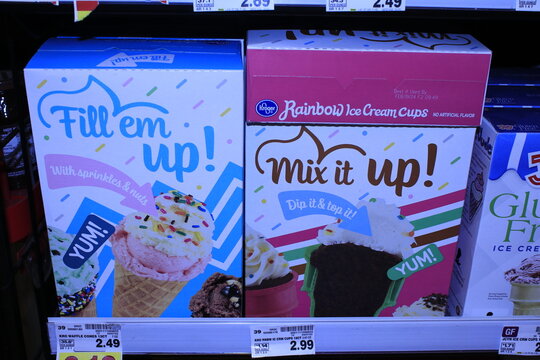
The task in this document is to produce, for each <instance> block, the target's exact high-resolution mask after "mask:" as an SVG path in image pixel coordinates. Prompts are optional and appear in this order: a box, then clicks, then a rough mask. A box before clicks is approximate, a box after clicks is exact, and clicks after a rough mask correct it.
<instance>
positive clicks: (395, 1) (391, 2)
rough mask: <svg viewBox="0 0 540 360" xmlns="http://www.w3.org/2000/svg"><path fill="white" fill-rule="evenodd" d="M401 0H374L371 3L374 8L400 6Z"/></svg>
mask: <svg viewBox="0 0 540 360" xmlns="http://www.w3.org/2000/svg"><path fill="white" fill-rule="evenodd" d="M401 4H402V0H375V2H374V3H373V7H374V8H384V7H389V8H391V7H395V8H399V7H401Z"/></svg>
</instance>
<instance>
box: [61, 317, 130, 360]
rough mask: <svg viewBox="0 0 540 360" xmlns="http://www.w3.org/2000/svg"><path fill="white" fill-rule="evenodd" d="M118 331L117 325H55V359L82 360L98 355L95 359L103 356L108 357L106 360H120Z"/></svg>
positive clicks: (120, 346)
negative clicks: (64, 357) (56, 339)
mask: <svg viewBox="0 0 540 360" xmlns="http://www.w3.org/2000/svg"><path fill="white" fill-rule="evenodd" d="M120 330H121V326H120V325H119V324H82V323H81V324H70V323H67V324H57V325H56V336H57V338H58V341H57V344H56V345H57V348H56V349H57V354H59V356H58V357H57V359H63V357H62V356H67V357H66V359H68V358H69V359H70V360H77V359H78V360H83V359H85V357H86V356H88V355H89V354H94V355H97V354H100V356H99V357H96V358H99V359H100V360H101V357H104V356H105V355H107V356H109V357H108V358H107V359H106V360H120V359H121V354H122V342H121V335H120ZM60 355H62V356H60ZM69 356H71V358H70V357H69ZM91 358H92V357H91Z"/></svg>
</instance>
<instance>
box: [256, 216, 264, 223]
mask: <svg viewBox="0 0 540 360" xmlns="http://www.w3.org/2000/svg"><path fill="white" fill-rule="evenodd" d="M263 217H264V215H261V216H259V217H258V218H256V219H255V220H254V221H255V222H259V221H260V220H261V219H262V218H263Z"/></svg>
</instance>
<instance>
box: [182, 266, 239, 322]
mask: <svg viewBox="0 0 540 360" xmlns="http://www.w3.org/2000/svg"><path fill="white" fill-rule="evenodd" d="M242 293H243V292H242V283H241V282H240V279H239V278H237V277H234V276H232V275H225V274H221V273H214V274H213V275H212V276H210V277H209V278H208V279H206V281H205V282H204V284H203V286H202V287H201V289H200V290H199V291H198V292H197V293H196V294H195V295H193V297H192V298H191V301H190V302H189V309H190V310H191V312H192V314H191V317H240V315H241V313H242V296H243V294H242Z"/></svg>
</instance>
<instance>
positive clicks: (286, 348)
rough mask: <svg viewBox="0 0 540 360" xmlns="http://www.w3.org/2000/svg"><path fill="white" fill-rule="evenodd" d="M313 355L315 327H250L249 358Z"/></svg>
mask: <svg viewBox="0 0 540 360" xmlns="http://www.w3.org/2000/svg"><path fill="white" fill-rule="evenodd" d="M309 354H315V326H314V325H293V326H281V325H275V326H251V356H252V357H254V358H259V357H268V356H289V355H309Z"/></svg>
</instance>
